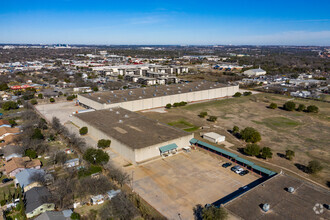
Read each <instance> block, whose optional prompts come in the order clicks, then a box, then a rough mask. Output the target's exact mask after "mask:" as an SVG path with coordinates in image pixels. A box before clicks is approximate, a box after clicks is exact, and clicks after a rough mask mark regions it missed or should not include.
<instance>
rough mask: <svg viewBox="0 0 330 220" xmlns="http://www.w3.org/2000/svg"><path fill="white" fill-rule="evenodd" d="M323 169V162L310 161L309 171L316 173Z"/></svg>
mask: <svg viewBox="0 0 330 220" xmlns="http://www.w3.org/2000/svg"><path fill="white" fill-rule="evenodd" d="M322 169H323V167H322V165H321V163H320V162H319V161H317V160H312V161H309V163H308V166H307V170H308V172H309V173H311V174H314V173H317V172H320V171H321V170H322Z"/></svg>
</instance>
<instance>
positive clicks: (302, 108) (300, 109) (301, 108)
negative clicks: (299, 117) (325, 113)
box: [297, 104, 306, 112]
mask: <svg viewBox="0 0 330 220" xmlns="http://www.w3.org/2000/svg"><path fill="white" fill-rule="evenodd" d="M305 109H306V106H305V105H304V104H299V106H298V108H297V111H298V112H302V111H305Z"/></svg>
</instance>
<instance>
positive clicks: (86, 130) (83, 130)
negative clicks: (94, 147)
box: [79, 127, 88, 135]
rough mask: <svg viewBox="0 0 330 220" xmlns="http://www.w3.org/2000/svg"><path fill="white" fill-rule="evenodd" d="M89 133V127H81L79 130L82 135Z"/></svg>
mask: <svg viewBox="0 0 330 220" xmlns="http://www.w3.org/2000/svg"><path fill="white" fill-rule="evenodd" d="M87 133H88V128H87V127H82V128H80V130H79V134H80V135H85V134H87Z"/></svg>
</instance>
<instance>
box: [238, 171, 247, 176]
mask: <svg viewBox="0 0 330 220" xmlns="http://www.w3.org/2000/svg"><path fill="white" fill-rule="evenodd" d="M248 173H249V171H248V170H243V171H242V172H240V173H239V175H241V176H244V175H246V174H248Z"/></svg>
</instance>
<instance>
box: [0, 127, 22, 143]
mask: <svg viewBox="0 0 330 220" xmlns="http://www.w3.org/2000/svg"><path fill="white" fill-rule="evenodd" d="M19 133H20V130H19V128H11V127H0V140H2V139H3V138H4V137H6V136H9V135H16V134H19Z"/></svg>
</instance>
